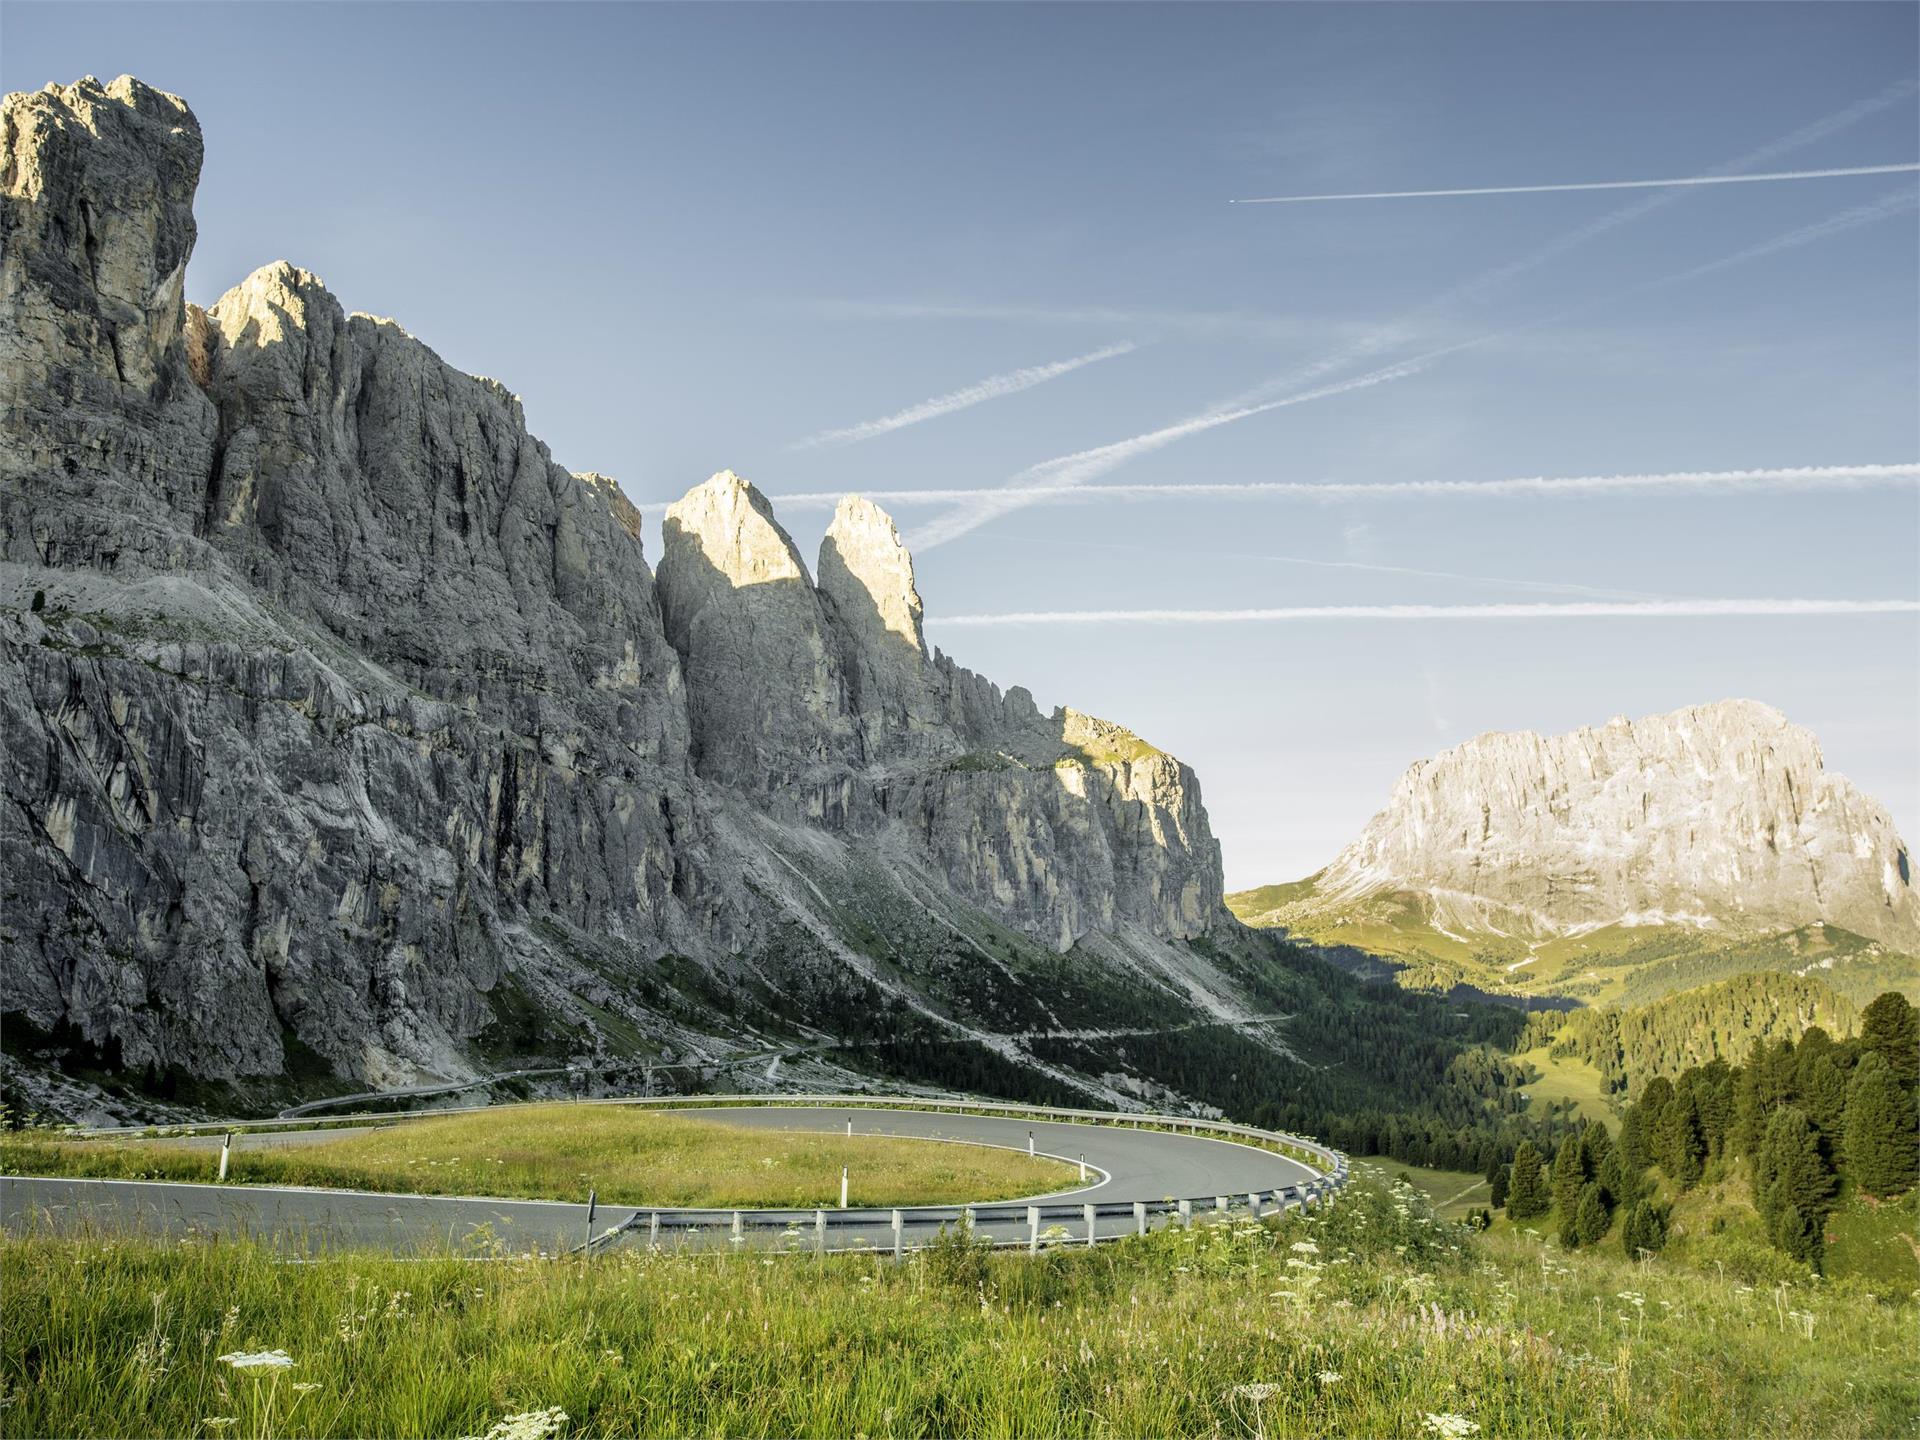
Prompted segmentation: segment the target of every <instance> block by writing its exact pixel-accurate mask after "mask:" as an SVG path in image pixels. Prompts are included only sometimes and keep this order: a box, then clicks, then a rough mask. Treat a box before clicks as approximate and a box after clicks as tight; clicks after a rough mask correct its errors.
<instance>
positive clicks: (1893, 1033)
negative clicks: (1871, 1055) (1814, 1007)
mask: <svg viewBox="0 0 1920 1440" xmlns="http://www.w3.org/2000/svg"><path fill="white" fill-rule="evenodd" d="M1860 1048H1861V1050H1863V1051H1869V1052H1877V1053H1878V1054H1880V1055H1883V1056H1885V1057H1886V1061H1887V1068H1888V1069H1889V1070H1891V1071H1892V1072H1893V1078H1894V1080H1895V1081H1896V1082H1897V1083H1898V1084H1900V1085H1902V1086H1904V1087H1905V1088H1906V1089H1908V1090H1911V1089H1913V1088H1914V1087H1915V1085H1917V1084H1920V1015H1916V1014H1915V1013H1914V1009H1913V1006H1912V1005H1910V1004H1909V1003H1908V1002H1907V997H1906V996H1904V995H1902V994H1900V993H1899V991H1897V990H1889V991H1888V992H1887V993H1886V994H1884V995H1882V996H1881V997H1880V998H1879V999H1877V1000H1875V1001H1874V1002H1873V1003H1872V1004H1871V1005H1869V1006H1867V1008H1866V1009H1865V1010H1862V1011H1861V1012H1860Z"/></svg>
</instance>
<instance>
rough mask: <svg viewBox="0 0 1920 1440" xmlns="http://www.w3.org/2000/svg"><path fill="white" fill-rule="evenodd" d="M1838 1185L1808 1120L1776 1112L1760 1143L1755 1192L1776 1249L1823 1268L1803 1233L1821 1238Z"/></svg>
mask: <svg viewBox="0 0 1920 1440" xmlns="http://www.w3.org/2000/svg"><path fill="white" fill-rule="evenodd" d="M1835 1184H1836V1177H1835V1176H1834V1173H1833V1170H1832V1168H1831V1167H1830V1166H1829V1165H1828V1164H1827V1161H1826V1157H1825V1156H1823V1155H1822V1154H1821V1153H1820V1141H1819V1137H1818V1136H1817V1135H1815V1134H1814V1130H1813V1126H1811V1125H1810V1124H1808V1123H1807V1117H1806V1116H1805V1115H1804V1114H1803V1113H1802V1112H1801V1111H1799V1110H1798V1109H1796V1108H1795V1107H1793V1106H1791V1105H1783V1106H1781V1107H1780V1108H1779V1109H1778V1110H1776V1111H1774V1113H1773V1114H1772V1116H1770V1117H1769V1118H1768V1120H1767V1134H1766V1138H1765V1139H1764V1140H1762V1141H1761V1142H1760V1157H1759V1160H1758V1161H1757V1162H1756V1163H1755V1166H1754V1187H1753V1188H1754V1194H1755V1196H1756V1198H1757V1201H1758V1205H1759V1209H1760V1214H1761V1218H1762V1219H1764V1220H1765V1221H1766V1224H1767V1233H1768V1234H1769V1235H1770V1236H1772V1237H1773V1242H1774V1244H1776V1245H1778V1246H1779V1247H1780V1248H1781V1249H1782V1250H1785V1251H1786V1252H1787V1253H1788V1254H1789V1255H1793V1256H1795V1257H1796V1258H1798V1259H1803V1260H1804V1259H1808V1258H1814V1259H1815V1262H1816V1263H1817V1254H1816V1253H1815V1252H1811V1251H1809V1250H1808V1249H1807V1244H1808V1242H1807V1241H1806V1240H1805V1238H1804V1235H1803V1234H1802V1231H1803V1230H1806V1231H1810V1232H1812V1233H1813V1234H1814V1235H1815V1236H1816V1237H1817V1236H1818V1234H1819V1233H1820V1231H1821V1228H1822V1226H1823V1224H1824V1222H1825V1219H1826V1214H1827V1210H1828V1208H1829V1207H1830V1206H1831V1204H1832V1202H1833V1192H1834V1187H1835ZM1816 1249H1817V1247H1816Z"/></svg>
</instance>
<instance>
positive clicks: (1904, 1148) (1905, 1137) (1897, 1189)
mask: <svg viewBox="0 0 1920 1440" xmlns="http://www.w3.org/2000/svg"><path fill="white" fill-rule="evenodd" d="M1845 1153H1846V1168H1847V1173H1848V1174H1849V1175H1851V1176H1852V1177H1853V1180H1854V1183H1855V1184H1857V1185H1858V1186H1859V1187H1860V1188H1861V1189H1862V1190H1864V1191H1866V1193H1867V1194H1869V1195H1875V1196H1880V1197H1883V1198H1884V1197H1886V1196H1889V1195H1901V1194H1904V1193H1906V1192H1907V1191H1908V1190H1911V1189H1912V1188H1913V1186H1914V1183H1915V1181H1916V1180H1920V1114H1917V1113H1916V1111H1915V1108H1914V1097H1913V1096H1912V1095H1911V1094H1909V1093H1908V1092H1907V1091H1905V1090H1903V1089H1902V1088H1901V1087H1900V1083H1899V1081H1897V1080H1895V1079H1894V1077H1893V1070H1892V1068H1891V1067H1890V1066H1889V1065H1888V1064H1887V1061H1886V1057H1885V1056H1884V1055H1882V1054H1880V1052H1878V1051H1876V1050H1869V1051H1868V1052H1867V1053H1866V1054H1865V1055H1863V1056H1862V1057H1861V1059H1860V1064H1859V1065H1858V1067H1856V1069H1855V1070H1854V1074H1853V1087H1852V1089H1851V1090H1850V1091H1849V1093H1848V1096H1847V1110H1846V1144H1845Z"/></svg>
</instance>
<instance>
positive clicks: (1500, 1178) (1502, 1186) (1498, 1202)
mask: <svg viewBox="0 0 1920 1440" xmlns="http://www.w3.org/2000/svg"><path fill="white" fill-rule="evenodd" d="M1487 1183H1488V1185H1489V1186H1490V1187H1491V1188H1492V1192H1493V1193H1492V1195H1491V1196H1490V1197H1489V1199H1488V1202H1487V1203H1488V1204H1489V1205H1491V1206H1492V1207H1493V1208H1494V1209H1495V1210H1499V1209H1502V1208H1504V1207H1505V1205H1506V1203H1507V1167H1506V1166H1505V1165H1496V1166H1494V1167H1493V1176H1492V1178H1491V1179H1490V1180H1488V1182H1487Z"/></svg>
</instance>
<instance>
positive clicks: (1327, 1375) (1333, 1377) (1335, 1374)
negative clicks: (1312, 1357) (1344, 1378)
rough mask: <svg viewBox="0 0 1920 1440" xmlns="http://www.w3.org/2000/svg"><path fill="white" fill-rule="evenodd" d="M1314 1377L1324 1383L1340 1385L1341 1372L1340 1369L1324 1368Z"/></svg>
mask: <svg viewBox="0 0 1920 1440" xmlns="http://www.w3.org/2000/svg"><path fill="white" fill-rule="evenodd" d="M1313 1378H1314V1379H1316V1380H1318V1381H1319V1382H1320V1383H1321V1384H1322V1385H1338V1384H1339V1383H1340V1372H1339V1371H1338V1370H1322V1371H1319V1372H1318V1373H1317V1374H1315V1376H1314V1377H1313Z"/></svg>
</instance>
